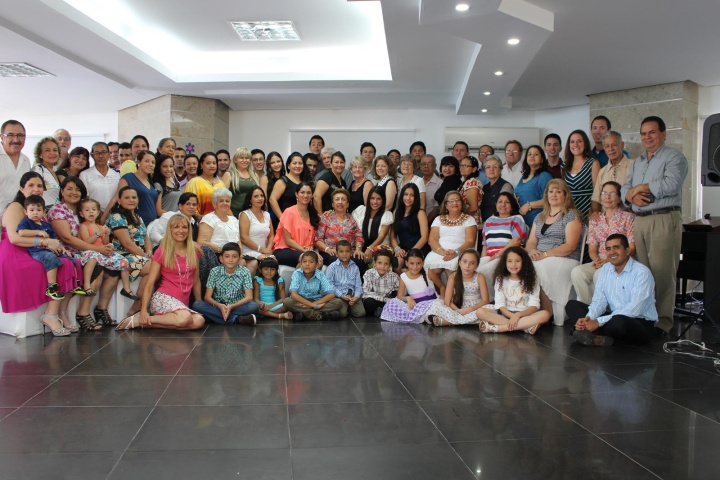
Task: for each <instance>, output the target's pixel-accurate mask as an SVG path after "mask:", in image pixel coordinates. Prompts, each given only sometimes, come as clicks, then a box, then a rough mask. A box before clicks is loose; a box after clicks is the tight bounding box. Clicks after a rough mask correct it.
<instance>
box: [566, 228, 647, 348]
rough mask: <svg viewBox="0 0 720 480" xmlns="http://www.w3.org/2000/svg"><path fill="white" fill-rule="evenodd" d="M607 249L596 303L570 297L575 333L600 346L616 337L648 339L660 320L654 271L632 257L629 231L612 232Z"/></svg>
mask: <svg viewBox="0 0 720 480" xmlns="http://www.w3.org/2000/svg"><path fill="white" fill-rule="evenodd" d="M605 250H606V251H607V253H608V263H606V264H605V265H603V266H602V267H601V269H600V276H599V278H598V282H597V285H596V286H595V293H594V294H593V298H592V303H591V304H590V305H587V304H585V303H582V302H579V301H577V300H570V301H569V302H568V303H567V306H566V307H565V311H566V312H567V314H568V317H570V321H571V322H573V323H574V328H573V332H572V336H573V338H574V339H575V341H577V342H578V343H580V344H582V345H587V346H597V347H605V346H610V345H612V344H613V343H614V341H615V340H620V341H624V342H627V343H645V342H647V341H648V340H650V338H651V336H652V334H653V328H654V325H655V322H657V320H658V314H657V310H656V309H655V281H654V280H653V276H652V273H650V270H649V269H648V268H647V267H646V266H644V265H643V264H641V263H640V262H637V261H635V260H633V259H632V258H631V257H630V243H629V242H628V239H627V237H626V236H625V235H622V234H620V233H614V234H612V235H610V236H609V237H608V238H607V240H606V241H605ZM607 312H610V313H607Z"/></svg>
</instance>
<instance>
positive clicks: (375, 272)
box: [362, 248, 400, 318]
mask: <svg viewBox="0 0 720 480" xmlns="http://www.w3.org/2000/svg"><path fill="white" fill-rule="evenodd" d="M393 256H394V254H393V251H392V250H388V249H385V248H381V249H379V250H378V251H377V252H375V255H374V256H373V258H374V259H375V266H374V267H373V268H371V269H370V270H368V271H367V272H365V275H363V293H362V299H363V306H364V307H365V311H366V312H368V313H372V314H373V315H374V316H375V317H377V318H380V315H381V314H382V309H383V307H384V306H385V302H387V301H388V299H389V298H392V297H394V296H395V295H397V290H398V286H399V285H400V277H398V275H397V273H395V272H393V271H392V270H391V269H390V266H391V264H392V259H393Z"/></svg>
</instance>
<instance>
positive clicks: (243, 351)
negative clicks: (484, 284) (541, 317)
mask: <svg viewBox="0 0 720 480" xmlns="http://www.w3.org/2000/svg"><path fill="white" fill-rule="evenodd" d="M702 328H705V330H704V331H703V330H702ZM693 329H694V332H691V333H693V334H694V335H695V336H699V335H701V334H702V335H703V336H704V340H705V341H706V342H708V341H712V340H715V341H717V340H718V336H717V333H716V332H715V331H714V330H712V329H711V327H709V326H704V327H693ZM709 346H710V347H711V348H713V349H714V350H718V349H720V345H718V344H715V345H711V344H710V345H709ZM0 366H1V368H2V370H1V372H2V374H1V376H0V419H1V420H0V472H2V473H0V477H2V478H5V479H21V478H22V479H54V478H72V479H78V480H79V479H93V480H95V479H104V478H109V479H113V480H115V479H124V478H128V479H134V480H136V479H145V478H153V479H165V478H167V479H185V478H202V479H221V478H222V479H224V478H232V479H252V480H257V479H272V480H277V479H290V478H292V479H295V480H304V479H312V480H321V479H326V478H327V479H333V480H348V479H372V480H381V479H391V480H399V479H412V480H423V479H433V480H447V479H455V478H458V479H473V478H483V479H486V478H489V479H498V478H501V479H514V478H522V479H532V478H539V479H544V480H545V479H551V478H564V479H581V478H612V479H614V480H615V479H621V478H628V479H644V478H653V479H657V478H663V479H665V478H668V479H670V478H673V479H674V478H697V479H707V478H716V477H717V472H718V471H719V470H718V467H717V466H716V461H717V460H716V458H715V456H714V455H715V454H716V446H717V445H718V444H720V375H719V374H718V371H717V370H715V369H714V367H713V366H712V362H709V361H701V360H692V359H686V358H673V357H672V356H670V355H668V354H666V353H663V350H662V340H657V341H656V342H654V343H653V344H651V345H648V346H646V347H644V348H635V347H628V346H615V347H611V348H586V347H581V346H578V345H576V344H574V343H573V342H572V341H571V339H570V338H569V337H568V336H567V332H564V331H563V329H561V328H557V327H552V326H545V327H544V328H542V329H541V330H540V331H539V332H538V334H537V335H536V336H535V337H531V336H529V335H527V334H524V333H518V334H492V335H482V334H480V333H479V332H478V330H477V328H471V327H468V328H435V327H430V326H427V325H396V324H389V323H385V322H380V321H378V320H375V319H360V320H349V319H347V320H342V321H338V322H334V323H327V322H326V323H295V324H292V323H284V324H283V323H281V322H274V323H272V322H265V323H262V324H261V325H259V326H258V327H256V328H251V327H246V326H240V327H226V328H223V327H219V326H214V325H213V326H210V327H206V328H204V329H202V330H201V331H199V332H191V333H176V332H164V331H158V330H154V331H151V330H145V331H142V330H135V331H131V332H127V333H124V334H116V333H115V332H110V331H107V332H100V333H98V334H80V335H73V336H72V337H68V338H53V337H51V336H50V335H49V334H48V335H46V336H45V337H42V336H36V337H31V338H28V339H24V340H16V339H15V338H11V337H0ZM712 472H715V474H713V473H712Z"/></svg>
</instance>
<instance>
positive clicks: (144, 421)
mask: <svg viewBox="0 0 720 480" xmlns="http://www.w3.org/2000/svg"><path fill="white" fill-rule="evenodd" d="M207 330H208V326H207V325H206V326H205V328H204V329H203V332H202V335H200V336H198V337H197V339H196V341H195V343H194V344H193V348H192V349H191V350H190V352H188V354H187V355H186V356H185V359H184V360H183V362H182V363H181V364H180V365H179V366H178V369H177V371H176V372H175V374H174V375H172V378H171V379H170V381H169V382H168V384H167V385H166V386H165V389H164V390H163V391H162V393H161V394H160V396H159V397H158V399H157V400H156V401H155V405H153V406H152V407H151V408H150V411H149V412H148V414H147V415H146V416H145V419H144V420H143V421H142V423H141V424H140V426H139V427H138V429H137V431H136V432H135V434H134V435H133V436H132V438H131V439H130V441H128V443H127V445H126V446H125V449H124V450H123V451H122V452H121V453H120V456H119V457H118V459H117V461H116V462H115V464H114V465H113V466H112V468H111V469H110V472H109V473H108V475H107V477H105V480H108V479H109V478H110V477H111V476H112V474H113V472H114V471H115V469H116V468H117V466H118V465H119V464H120V462H121V461H122V459H123V458H124V457H125V454H126V453H127V451H128V449H129V448H130V445H132V443H133V442H134V441H135V439H136V438H137V437H138V435H139V434H140V432H141V431H142V429H143V427H145V424H146V423H147V422H148V420H149V419H150V416H151V415H152V414H153V412H154V411H155V409H156V408H157V407H158V404H159V403H160V400H162V398H163V396H164V395H165V393H166V392H167V391H168V389H169V388H170V385H172V383H173V381H174V380H175V379H176V378H177V377H178V373H179V372H180V370H182V368H183V367H184V366H185V363H187V361H188V358H190V355H192V353H193V352H194V351H195V349H196V348H197V346H198V345H199V344H200V340H201V339H202V338H203V336H204V335H205V332H207ZM125 334H129V332H123V335H125ZM164 376H168V377H169V376H170V375H164Z"/></svg>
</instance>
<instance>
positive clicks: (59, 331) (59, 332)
mask: <svg viewBox="0 0 720 480" xmlns="http://www.w3.org/2000/svg"><path fill="white" fill-rule="evenodd" d="M51 320H54V321H56V322H60V328H56V329H54V330H53V327H52V325H51V324H50V321H51ZM40 321H41V322H42V324H43V335H45V327H47V328H49V329H50V331H51V332H52V334H53V336H55V337H67V336H68V335H70V330H68V329H66V328H65V327H63V326H62V322H61V321H60V318H58V316H57V315H49V314H45V315H43V316H41V317H40Z"/></svg>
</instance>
